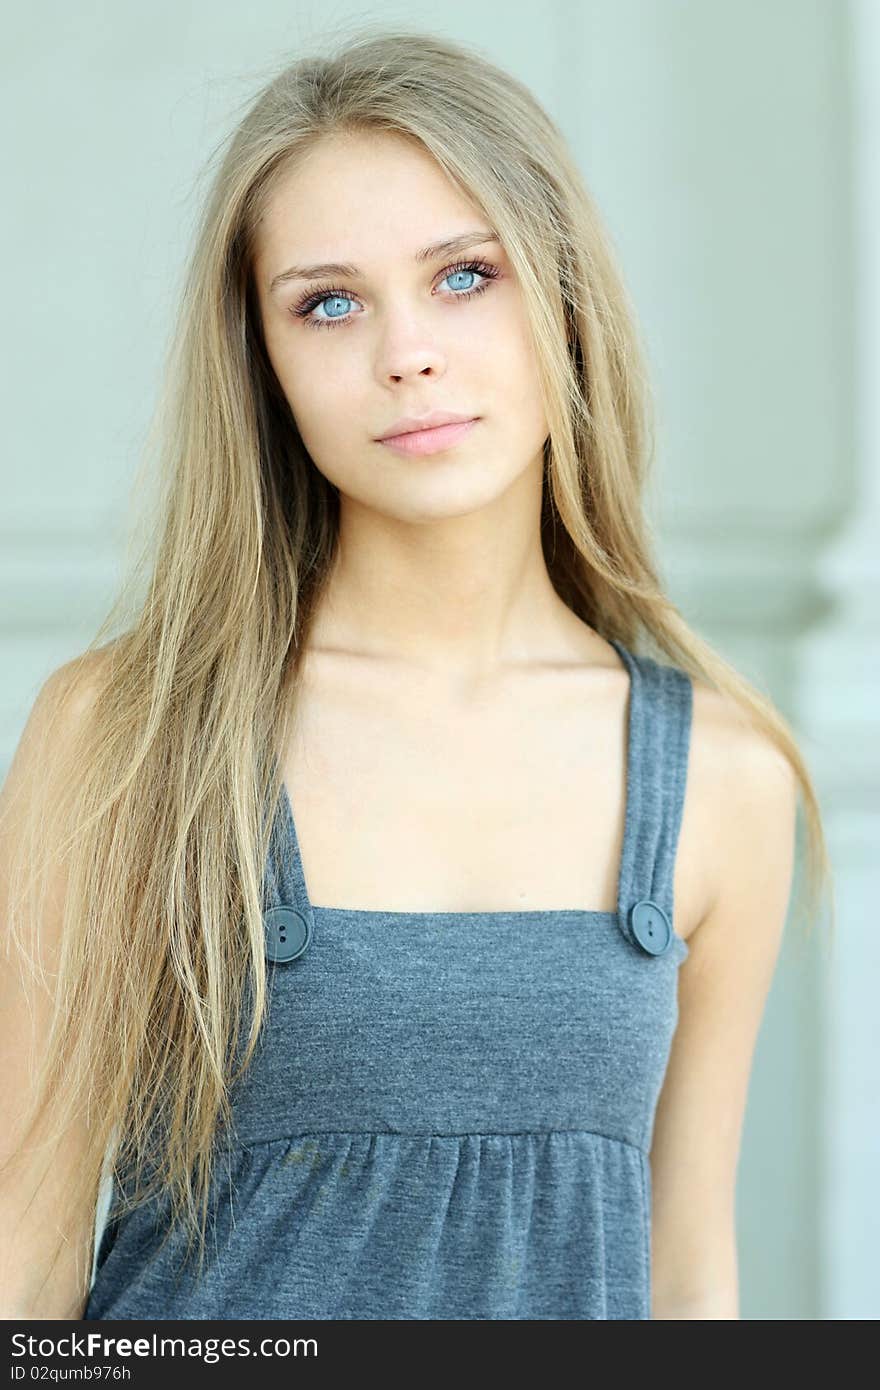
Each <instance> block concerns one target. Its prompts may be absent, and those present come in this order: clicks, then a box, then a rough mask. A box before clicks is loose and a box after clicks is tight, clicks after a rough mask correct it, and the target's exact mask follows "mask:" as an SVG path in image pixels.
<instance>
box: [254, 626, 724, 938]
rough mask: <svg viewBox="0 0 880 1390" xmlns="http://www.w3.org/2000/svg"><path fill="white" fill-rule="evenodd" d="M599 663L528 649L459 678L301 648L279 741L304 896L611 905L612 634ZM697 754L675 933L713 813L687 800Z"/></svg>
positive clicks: (418, 905)
mask: <svg viewBox="0 0 880 1390" xmlns="http://www.w3.org/2000/svg"><path fill="white" fill-rule="evenodd" d="M603 646H604V644H603ZM607 663H608V664H607V665H597V664H596V662H595V657H594V658H593V659H592V660H591V661H590V662H584V663H571V664H567V665H564V666H545V667H542V666H535V665H534V664H532V665H530V666H528V667H526V668H523V669H522V670H520V671H514V672H512V673H511V674H507V675H505V676H504V677H503V678H497V677H496V678H493V679H492V681H490V682H487V683H486V684H484V685H483V686H481V687H479V688H477V689H474V690H471V691H469V692H468V693H467V694H466V695H462V694H461V693H458V692H456V691H454V690H450V689H447V688H444V687H443V686H442V685H440V684H438V681H437V680H436V678H432V677H429V676H427V675H426V676H421V677H420V676H418V675H413V674H411V673H410V674H407V675H406V676H402V675H401V673H400V671H399V670H391V669H389V667H388V665H387V664H385V663H382V662H379V661H375V660H373V659H368V658H362V657H355V656H352V655H350V654H348V653H345V654H340V653H335V652H322V651H311V652H310V653H309V655H308V658H307V663H306V666H305V668H304V677H303V683H302V688H301V692H300V695H299V700H298V705H297V719H296V726H295V730H294V734H293V737H292V739H291V742H290V746H289V747H288V748H287V750H286V751H285V753H284V756H283V757H282V759H281V767H282V773H283V776H284V780H285V784H286V786H287V789H288V793H289V796H290V801H291V805H292V809H293V816H294V821H295V825H296V831H297V837H298V840H299V846H300V852H301V855H302V863H303V870H304V873H305V878H306V884H307V887H308V894H309V899H310V901H311V903H312V904H313V905H314V906H323V907H334V908H349V909H356V910H358V909H359V910H374V911H381V910H386V911H393V912H407V911H410V912H431V911H437V912H491V911H507V910H513V911H522V910H530V909H550V908H561V909H573V908H574V909H580V910H584V911H599V912H613V911H614V910H615V908H616V904H617V879H618V873H619V868H620V855H621V850H622V845H623V832H624V817H625V810H626V764H627V752H628V746H627V715H628V697H629V676H628V673H627V672H626V670H624V669H623V667H622V666H621V665H620V663H619V661H618V658H617V655H616V653H615V652H614V650H613V648H611V647H608V657H607ZM696 708H697V702H696V701H695V713H696ZM698 736H699V730H698V726H697V721H696V719H695V723H694V737H695V738H696V737H698ZM693 761H694V764H695V765H696V769H697V770H696V771H695V772H694V775H693V777H689V779H688V781H689V785H688V790H687V794H686V800H685V812H684V815H683V818H682V829H681V837H680V843H679V852H678V855H677V860H676V869H675V901H676V918H677V929H678V930H679V932H680V933H681V935H682V936H683V937H685V938H686V937H687V935H688V933H689V931H690V930H691V929H692V928H693V927H694V926H695V925H696V924H697V922H698V920H699V918H700V915H701V912H702V903H703V901H704V899H705V896H706V893H707V889H708V874H707V871H706V865H707V863H708V862H710V855H709V852H708V850H709V847H708V844H707V843H706V842H707V838H708V827H709V825H710V818H708V817H707V816H706V815H704V814H702V812H701V808H700V806H699V805H698V804H697V803H698V802H699V801H700V800H701V797H704V796H705V795H706V794H707V792H706V790H704V783H705V780H706V779H705V778H703V777H702V776H701V775H700V763H699V760H698V759H696V758H695V759H694V760H693Z"/></svg>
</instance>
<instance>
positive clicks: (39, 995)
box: [0, 664, 97, 1319]
mask: <svg viewBox="0 0 880 1390" xmlns="http://www.w3.org/2000/svg"><path fill="white" fill-rule="evenodd" d="M84 668H85V664H84ZM85 669H87V668H85ZM68 688H69V667H67V666H64V667H61V668H59V670H57V671H55V672H53V674H52V675H51V676H50V677H49V679H48V680H47V681H46V682H45V684H44V685H43V687H42V689H41V690H40V692H39V694H38V696H37V699H36V701H35V702H34V706H33V708H32V710H31V713H30V716H29V718H28V721H27V724H26V725H25V729H24V732H23V734H22V736H21V739H20V742H19V744H18V747H17V749H16V752H15V756H14V758H13V760H12V764H11V766H10V769H9V772H8V775H7V777H6V780H5V782H4V784H3V788H2V791H0V946H2V949H0V1057H2V1065H0V1161H2V1162H3V1163H4V1164H5V1163H6V1161H7V1160H8V1159H9V1158H10V1157H12V1159H13V1161H12V1164H11V1167H10V1168H9V1169H8V1170H4V1171H3V1172H0V1317H3V1318H4V1319H12V1318H39V1319H47V1318H65V1319H79V1318H81V1316H82V1313H83V1310H84V1308H85V1304H86V1302H87V1298H88V1285H89V1281H90V1276H91V1261H92V1253H93V1228H94V1222H95V1207H91V1208H89V1209H88V1210H85V1211H72V1210H71V1209H70V1205H69V1201H68V1198H67V1187H68V1185H69V1179H70V1176H71V1175H72V1174H73V1173H74V1172H75V1170H76V1167H77V1163H78V1156H79V1154H80V1152H81V1149H82V1145H83V1135H82V1132H81V1131H79V1130H70V1131H68V1132H67V1133H66V1134H65V1135H64V1137H63V1139H62V1141H61V1143H60V1144H55V1143H54V1142H53V1144H52V1146H48V1145H47V1146H46V1147H45V1148H44V1149H40V1148H37V1147H36V1145H35V1138H36V1139H37V1140H38V1139H40V1138H42V1137H44V1135H45V1132H46V1128H45V1126H43V1127H41V1129H40V1130H39V1132H38V1134H37V1135H36V1136H32V1137H31V1140H30V1142H29V1145H28V1147H27V1149H26V1150H24V1151H23V1152H20V1151H19V1149H20V1142H19V1141H20V1121H21V1117H22V1114H23V1111H24V1106H25V1103H26V1101H27V1098H28V1094H29V1091H28V1085H29V1078H30V1076H31V1071H32V1068H33V1065H34V1061H35V1059H36V1058H37V1057H38V1055H39V1049H40V1047H41V1040H43V1039H44V1038H45V1037H46V1034H47V1031H48V1027H49V1023H50V1020H51V1003H52V1001H51V996H50V994H49V991H48V989H47V988H42V989H41V988H40V987H39V982H38V981H34V980H33V979H32V978H31V976H30V974H28V973H26V972H25V973H20V972H19V964H18V959H17V953H16V950H15V947H14V943H13V942H12V941H11V937H10V931H9V923H8V902H9V887H10V865H11V863H12V860H13V857H14V855H15V853H16V851H17V849H18V846H19V844H20V836H21V834H22V826H23V820H24V816H23V811H24V806H25V804H26V803H29V802H30V801H31V799H32V798H34V797H39V798H40V799H41V809H42V810H44V811H45V813H46V814H47V819H48V820H49V823H51V804H52V796H53V788H52V780H51V776H47V775H46V774H45V773H44V772H43V771H41V772H40V775H39V776H38V775H37V772H36V769H35V751H36V749H37V748H38V747H39V746H40V745H41V744H42V743H43V740H44V739H45V738H47V737H49V738H51V740H52V741H53V742H52V746H57V747H59V748H61V747H63V746H64V745H63V742H62V743H58V744H57V745H56V744H55V742H54V741H55V740H56V739H60V740H62V741H63V740H65V739H67V738H69V736H70V734H71V732H72V729H73V728H74V723H73V721H76V720H78V719H80V718H82V717H84V715H85V713H86V711H87V709H88V706H89V703H90V699H91V692H90V690H89V689H88V688H87V687H86V686H84V685H83V686H78V687H77V688H76V693H75V699H72V700H71V701H70V702H69V704H68V705H67V706H66V707H65V709H64V713H63V716H62V715H59V709H60V705H59V699H60V696H61V695H62V693H64V692H65V691H66V690H67V689H68ZM50 730H51V732H50ZM54 762H55V760H53V763H54ZM64 892H65V876H64V874H63V872H62V870H61V868H60V867H57V868H56V869H55V870H54V871H53V873H52V875H51V877H50V880H49V883H48V896H47V899H46V907H47V911H46V915H45V917H44V919H43V920H42V921H41V923H40V932H39V942H38V946H37V950H36V951H35V954H36V955H37V956H38V959H39V961H40V962H41V964H42V965H43V966H44V967H45V970H46V975H47V979H48V981H49V982H50V983H51V979H52V972H53V970H54V966H55V960H56V957H57V952H58V947H59V936H60V933H59V931H58V924H59V921H60V916H61V909H62V906H63V903H64ZM44 1174H45V1175H46V1178H45V1181H44V1182H42V1183H41V1184H40V1185H39V1186H38V1183H39V1182H40V1180H41V1179H42V1178H43V1176H44ZM95 1198H96V1202H97V1193H96V1194H95ZM62 1233H63V1236H64V1241H65V1244H64V1247H63V1250H62V1253H61V1256H60V1257H59V1259H58V1262H57V1264H56V1265H55V1268H54V1269H52V1270H51V1272H50V1264H51V1252H52V1251H53V1250H54V1248H55V1245H56V1243H57V1241H58V1238H59V1236H60V1235H61V1234H62Z"/></svg>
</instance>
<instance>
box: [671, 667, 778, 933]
mask: <svg viewBox="0 0 880 1390" xmlns="http://www.w3.org/2000/svg"><path fill="white" fill-rule="evenodd" d="M692 684H693V719H692V727H691V745H690V753H689V759H688V786H687V794H686V800H685V814H684V821H683V825H682V839H683V841H684V840H685V839H686V840H687V843H688V845H689V850H690V853H689V858H690V859H691V860H692V861H693V862H694V863H696V864H699V865H701V866H702V869H701V872H700V881H699V888H698V890H697V891H696V892H695V894H694V897H693V901H694V902H695V903H697V904H698V910H697V911H695V912H694V914H692V915H693V917H694V918H695V919H696V920H695V922H694V925H696V924H697V922H698V921H699V920H702V919H703V918H704V917H706V916H707V915H708V914H709V912H710V911H711V909H712V908H713V907H714V906H715V904H716V903H717V902H718V900H719V898H720V897H721V896H722V895H724V894H727V893H728V892H729V891H731V889H732V888H735V886H736V884H738V883H739V882H741V881H742V878H743V876H745V877H746V878H753V877H754V873H755V870H756V866H757V865H758V864H759V863H760V862H761V861H762V859H763V858H764V857H765V856H767V855H770V856H771V857H775V858H776V859H777V861H778V862H779V863H780V865H782V866H784V862H785V859H786V855H787V852H788V849H789V847H790V841H791V838H792V836H793V831H794V822H795V816H796V809H797V795H798V782H797V777H796V774H795V771H794V768H793V766H792V764H791V762H790V761H789V759H788V758H787V757H786V756H785V754H784V753H783V752H782V750H781V749H780V748H779V746H778V744H777V743H776V742H775V741H774V740H773V739H772V738H771V737H770V736H769V735H768V734H766V733H765V732H764V731H763V730H761V729H759V728H758V727H757V726H756V725H755V724H754V723H753V722H752V721H751V719H750V718H749V716H748V714H747V712H746V711H744V710H743V708H742V706H741V705H740V704H739V703H738V701H736V700H735V699H734V698H733V697H732V696H729V695H727V694H726V693H724V692H721V691H718V690H716V689H715V688H714V687H713V686H711V685H709V684H708V683H707V682H705V681H703V680H700V679H698V678H696V677H694V678H693V680H692Z"/></svg>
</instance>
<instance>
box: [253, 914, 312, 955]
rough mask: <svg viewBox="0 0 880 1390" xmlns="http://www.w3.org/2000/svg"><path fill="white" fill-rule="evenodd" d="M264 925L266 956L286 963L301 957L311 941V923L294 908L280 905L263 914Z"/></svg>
mask: <svg viewBox="0 0 880 1390" xmlns="http://www.w3.org/2000/svg"><path fill="white" fill-rule="evenodd" d="M263 920H264V921H265V923H266V955H267V957H268V958H269V960H274V961H278V962H279V963H286V962H287V961H290V960H296V958H297V956H301V955H302V953H303V951H304V950H305V949H306V947H307V946H308V944H309V942H310V941H311V939H312V926H311V922H309V920H308V919H307V918H306V917H304V916H303V914H302V913H301V912H300V911H299V910H298V909H297V908H295V907H288V906H286V905H285V904H282V905H281V906H280V907H270V908H269V909H268V911H267V912H264V914H263Z"/></svg>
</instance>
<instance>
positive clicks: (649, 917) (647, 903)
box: [629, 898, 672, 956]
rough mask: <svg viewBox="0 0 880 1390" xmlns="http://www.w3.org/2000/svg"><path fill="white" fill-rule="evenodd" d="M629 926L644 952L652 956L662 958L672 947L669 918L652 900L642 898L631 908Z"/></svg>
mask: <svg viewBox="0 0 880 1390" xmlns="http://www.w3.org/2000/svg"><path fill="white" fill-rule="evenodd" d="M629 924H630V926H631V927H632V930H633V936H634V937H635V939H636V941H637V942H638V943H639V945H640V946H641V948H642V950H643V951H647V952H648V954H649V955H651V956H662V954H663V952H664V951H666V950H668V949H669V947H670V946H671V945H672V927H671V925H670V922H669V918H668V917H667V916H666V913H665V912H664V911H663V908H662V907H658V905H657V903H655V902H653V901H652V900H651V899H650V898H642V900H641V902H638V903H636V905H635V907H633V908H631V910H630V914H629Z"/></svg>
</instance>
